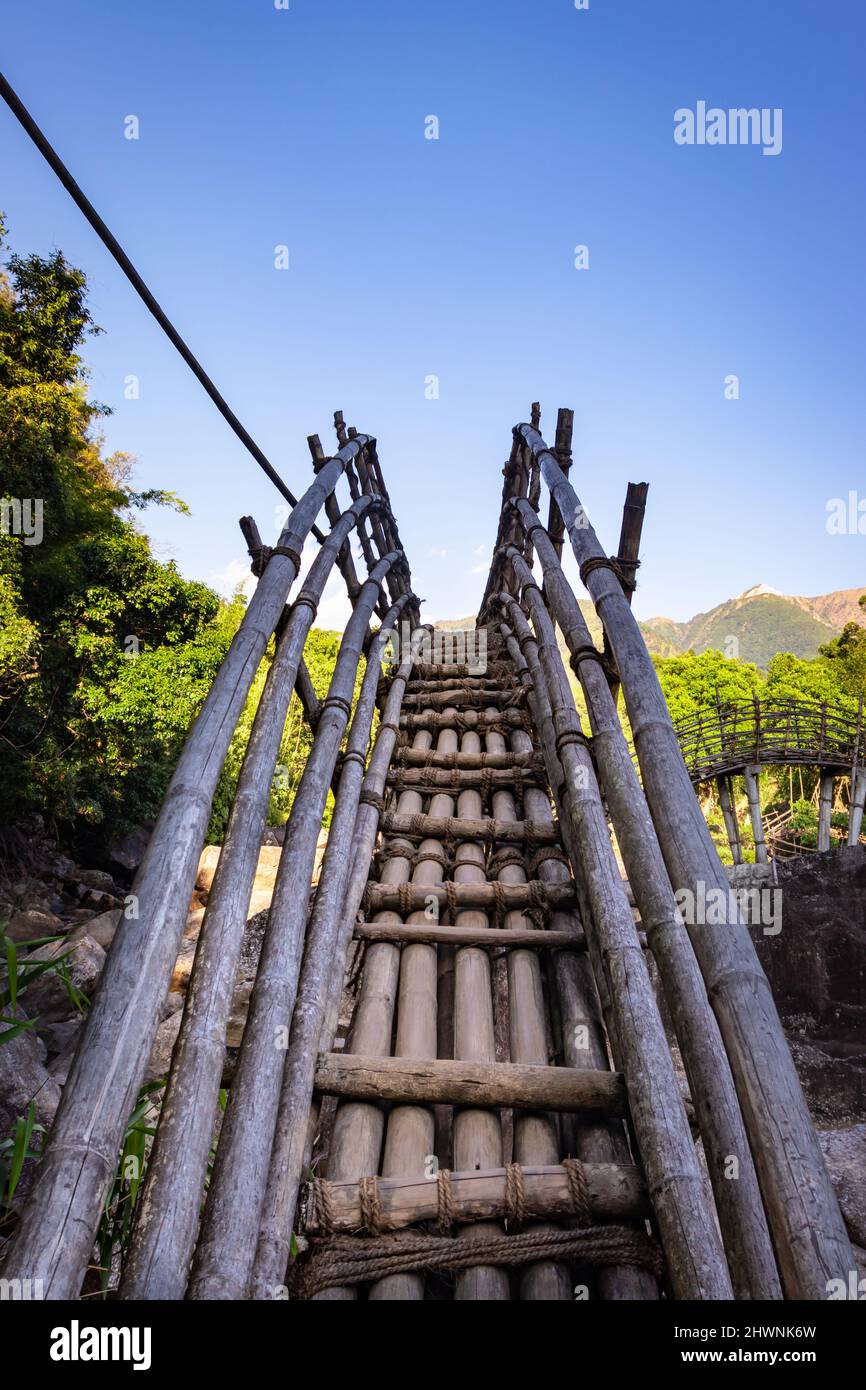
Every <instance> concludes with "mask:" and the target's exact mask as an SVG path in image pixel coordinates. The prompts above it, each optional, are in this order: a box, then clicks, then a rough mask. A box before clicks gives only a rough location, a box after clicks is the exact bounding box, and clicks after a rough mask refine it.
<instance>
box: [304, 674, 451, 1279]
mask: <svg viewBox="0 0 866 1390" xmlns="http://www.w3.org/2000/svg"><path fill="white" fill-rule="evenodd" d="M403 669H404V668H403V667H401V670H403ZM403 683H405V678H404V682H403ZM400 685H401V682H400V681H399V679H398V680H397V681H395V682H394V684H393V685H392V687H391V691H390V692H389V695H388V701H387V703H386V707H385V718H386V720H387V721H388V722H389V723H390V725H391V728H393V726H394V724H395V721H396V720H397V719H398V717H399V710H400V701H399V698H395V697H397V696H399V695H401V694H402V692H401V690H400ZM449 740H450V741H451V742H450V743H449ZM430 742H431V735H430V733H429V732H428V731H426V730H421V731H419V732H418V733H417V734H416V735H415V747H419V748H429V746H430ZM440 745H441V746H442V747H443V748H448V747H453V746H456V739H455V735H454V734H453V732H451V731H444V732H443V733H442V734H440ZM380 746H381V754H380ZM393 746H394V735H393V732H391V731H390V730H389V731H388V736H387V738H386V739H385V741H384V742H383V740H382V739H381V738H380V739H379V740H378V741H377V745H376V749H375V751H374V755H373V760H372V761H371V765H370V771H369V773H368V779H370V781H371V785H370V789H369V791H370V796H371V797H373V798H375V799H376V801H377V800H378V798H379V797H380V796H381V792H382V789H383V787H384V784H385V774H386V771H387V766H388V761H389V759H390V754H391V751H392V750H393ZM376 801H370V802H367V803H363V804H362V805H361V806H360V808H359V811H358V819H357V821H356V826H355V835H354V839H353V861H352V871H351V875H350V880H349V886H348V888H347V891H346V902H345V904H344V913H343V915H344V920H348V921H354V916H355V912H356V911H357V909H358V906H359V905H360V901H361V897H362V895H363V892H364V889H365V886H366V883H367V879H368V877H369V872H370V851H371V849H372V841H373V838H374V837H375V828H376V820H377V819H378V814H379V813H378V808H377V806H376ZM422 804H423V803H422V799H421V796H420V795H419V793H418V792H416V791H405V792H402V793H401V794H400V796H399V799H398V801H397V809H398V812H400V813H401V814H413V813H417V812H420V810H421V806H422ZM408 848H409V847H408V845H407V857H406V858H403V857H402V856H399V855H394V856H392V857H390V858H389V859H388V860H387V861H386V862H385V865H384V868H383V870H382V882H388V883H394V884H400V883H406V882H408V879H409V876H410V860H409V858H408ZM431 867H432V866H431V865H429V864H428V865H419V866H418V867H417V868H416V870H415V873H416V874H420V875H422V876H425V875H427V874H428V873H429V871H430V869H431ZM386 918H387V920H389V921H392V922H393V921H397V922H399V921H400V918H399V917H397V915H396V913H393V912H386V913H382V914H380V915H379V917H378V918H377V920H379V921H382V920H384V919H386ZM400 954H401V953H400V950H399V948H398V947H396V946H394V945H391V944H385V943H384V942H382V943H377V944H375V945H372V946H370V947H368V948H367V951H366V954H365V957H364V973H363V978H362V981H361V989H360V993H359V996H358V1002H357V1006H356V1009H355V1014H354V1017H353V1019H352V1028H351V1033H350V1036H349V1039H348V1041H347V1047H348V1048H350V1049H352V1050H356V1051H358V1052H359V1053H361V1054H363V1055H365V1056H368V1057H372V1056H376V1057H387V1056H388V1055H389V1054H390V1051H391V1042H392V1034H393V1025H394V1010H395V1005H396V999H397V990H398V985H399V978H400ZM384 1131H385V1116H384V1113H383V1111H382V1109H381V1107H380V1106H379V1105H376V1104H366V1103H362V1102H348V1103H344V1104H342V1105H340V1106H339V1108H338V1110H337V1115H336V1119H335V1122H334V1130H333V1135H332V1138H331V1146H330V1153H329V1156H328V1165H327V1166H328V1178H329V1179H331V1180H333V1181H340V1180H343V1181H353V1180H354V1181H357V1179H359V1178H361V1177H365V1176H369V1175H372V1174H374V1173H376V1172H377V1171H378V1169H379V1164H380V1157H381V1150H382V1138H383V1134H384ZM418 1288H420V1289H421V1293H423V1281H418V1282H416V1284H415V1285H409V1291H410V1293H414V1295H415V1296H416V1297H420V1296H421V1294H419V1293H418V1292H417V1289H418ZM318 1297H319V1298H321V1299H323V1300H328V1301H335V1300H341V1301H347V1300H351V1299H354V1298H355V1297H356V1291H355V1289H354V1288H351V1287H348V1288H337V1289H333V1288H332V1289H328V1290H326V1291H325V1292H323V1293H322V1294H320V1295H318Z"/></svg>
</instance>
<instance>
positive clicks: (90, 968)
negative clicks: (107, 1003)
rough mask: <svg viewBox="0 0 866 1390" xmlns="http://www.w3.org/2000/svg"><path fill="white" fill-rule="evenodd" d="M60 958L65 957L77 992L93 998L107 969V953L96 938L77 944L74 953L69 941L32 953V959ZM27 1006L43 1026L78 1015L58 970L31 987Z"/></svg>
mask: <svg viewBox="0 0 866 1390" xmlns="http://www.w3.org/2000/svg"><path fill="white" fill-rule="evenodd" d="M67 953H68V954H67ZM60 956H65V962H64V963H65V966H66V969H67V971H68V972H69V978H70V980H71V981H72V983H73V985H74V986H75V988H76V989H79V990H80V991H81V993H82V994H85V995H87V996H88V998H89V997H90V995H92V994H93V992H94V990H95V989H96V986H97V984H98V983H99V976H100V974H101V973H102V968H103V966H104V965H105V952H104V951H103V949H102V947H101V946H100V945H99V943H98V942H97V941H94V940H93V938H92V937H90V936H86V935H85V936H82V937H81V938H80V940H78V941H76V942H75V943H74V944H73V946H72V948H71V949H70V947H69V944H68V942H67V941H58V942H55V943H54V944H53V945H51V946H40V947H39V948H38V949H37V950H35V951H32V952H31V953H30V956H29V959H30V960H55V959H57V958H58V957H60ZM24 1002H25V1003H26V1005H27V1009H28V1012H29V1013H30V1015H31V1017H33V1016H34V1015H38V1016H39V1019H40V1021H41V1022H43V1023H54V1022H57V1021H59V1020H60V1019H67V1018H70V1017H72V1016H73V1015H74V1014H75V1005H74V1004H73V1003H72V1001H71V999H70V998H69V994H68V993H67V991H66V989H65V987H64V985H63V983H62V981H61V980H60V979H59V977H58V975H57V972H56V971H54V970H46V971H45V973H44V974H42V975H40V976H38V978H37V979H35V980H34V981H33V982H32V983H31V984H29V985H27V987H26V990H25V996H24Z"/></svg>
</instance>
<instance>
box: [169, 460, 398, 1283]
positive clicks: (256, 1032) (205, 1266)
mask: <svg viewBox="0 0 866 1390" xmlns="http://www.w3.org/2000/svg"><path fill="white" fill-rule="evenodd" d="M327 467H328V466H327V465H326V468H325V470H323V472H325V471H327ZM320 476H321V475H320ZM395 558H396V555H395V554H392V555H386V556H385V557H384V558H383V559H382V560H380V561H379V563H378V564H377V565H376V566H375V568H374V569H373V570H372V572H371V574H370V576H369V578H368V579H367V580H366V582H365V583H364V584H363V586H362V588H361V592H360V594H359V596H358V602H357V604H356V605H355V608H354V611H353V613H352V616H351V618H350V619H349V622H348V624H347V626H346V630H345V633H344V634H343V640H342V642H341V643H340V650H339V654H338V656H337V661H336V665H335V667H334V674H333V676H332V678H331V684H330V687H329V690H328V695H327V698H326V699H325V700H324V702H323V704H322V713H321V715H320V718H319V724H318V728H317V730H316V737H315V740H314V742H313V748H312V751H311V753H310V756H309V759H308V761H307V765H306V767H305V768H304V773H303V776H302V778H301V783H300V786H299V787H298V791H297V794H296V796H295V800H294V802H293V804H292V811H291V815H290V817H289V821H288V824H287V827H286V837H285V841H284V844H283V852H282V854H281V856H280V865H279V869H278V871H277V878H276V883H275V885H274V896H273V901H272V903H271V909H270V913H269V916H268V927H267V931H266V933H265V938H264V942H263V944H262V952H261V957H260V960H259V968H258V973H257V975H256V982H255V986H254V989H253V993H252V997H251V999H250V1007H249V1014H248V1016H247V1022H246V1027H245V1029H244V1036H243V1042H242V1044H241V1050H240V1056H239V1058H238V1065H237V1070H236V1072H235V1077H234V1082H233V1085H232V1090H231V1095H230V1099H229V1105H228V1108H227V1110H226V1114H225V1117H224V1119H223V1124H222V1129H221V1132H220V1140H219V1145H218V1148H217V1153H216V1159H215V1162H214V1166H213V1173H212V1176H211V1182H210V1186H209V1189H208V1196H207V1202H206V1204H205V1210H204V1215H203V1217H202V1226H201V1232H200V1235H199V1241H198V1245H197V1247H196V1253H195V1259H194V1262H193V1269H192V1276H191V1280H190V1296H191V1297H192V1298H196V1299H226V1298H243V1297H244V1294H245V1292H246V1288H247V1284H248V1280H249V1276H250V1272H251V1268H252V1264H253V1260H254V1258H255V1252H256V1242H257V1239H258V1231H259V1218H260V1213H261V1208H262V1202H263V1200H264V1195H265V1185H266V1181H267V1167H268V1159H269V1157H270V1152H271V1146H272V1143H273V1135H274V1126H275V1123H276V1117H277V1107H278V1104H279V1096H280V1083H281V1079H282V1071H283V1063H284V1061H285V1048H286V1043H287V1041H288V1039H287V1037H286V1038H285V1041H284V1042H282V1043H281V1042H280V1037H281V1035H284V1034H287V1032H288V1027H289V1024H290V1022H291V1018H292V1011H293V1008H294V1003H295V993H296V989H297V981H298V974H299V971H300V964H301V951H302V947H303V940H304V928H305V924H306V918H307V910H308V904H309V886H310V881H311V878H312V870H313V860H314V858H315V851H316V841H317V839H318V835H319V830H320V828H321V824H322V814H323V812H324V809H325V801H326V797H327V793H328V789H329V786H330V781H331V777H332V774H333V770H334V764H335V762H336V758H337V753H338V750H339V746H340V740H341V739H342V736H343V732H344V730H345V728H346V724H347V723H348V719H349V714H350V711H351V700H352V695H353V692H354V686H355V675H356V672H357V668H358V663H359V661H360V657H361V652H362V647H363V639H364V634H365V632H366V631H367V626H368V623H369V620H370V614H371V612H372V610H373V606H374V604H375V601H376V595H377V594H378V593H379V588H380V585H381V584H382V582H383V580H384V579H385V577H386V575H387V573H388V571H389V569H390V567H391V565H392V564H393V563H394V560H395Z"/></svg>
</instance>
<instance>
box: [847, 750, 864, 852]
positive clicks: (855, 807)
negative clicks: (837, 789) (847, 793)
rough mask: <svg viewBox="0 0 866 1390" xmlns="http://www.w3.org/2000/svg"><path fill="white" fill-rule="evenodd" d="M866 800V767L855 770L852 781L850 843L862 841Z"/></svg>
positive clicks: (849, 815) (854, 843)
mask: <svg viewBox="0 0 866 1390" xmlns="http://www.w3.org/2000/svg"><path fill="white" fill-rule="evenodd" d="M864 802H866V768H860V769H859V771H856V772H855V775H854V777H853V778H852V782H851V806H850V809H849V811H848V844H849V845H856V844H859V843H860V828H861V826H862V824H863V804H864Z"/></svg>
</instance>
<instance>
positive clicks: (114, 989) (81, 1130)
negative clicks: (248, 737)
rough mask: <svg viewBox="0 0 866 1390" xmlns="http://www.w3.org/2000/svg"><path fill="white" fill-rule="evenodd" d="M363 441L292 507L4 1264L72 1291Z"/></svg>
mask: <svg viewBox="0 0 866 1390" xmlns="http://www.w3.org/2000/svg"><path fill="white" fill-rule="evenodd" d="M366 443H367V436H359V437H358V439H357V440H355V441H354V442H353V443H352V444H350V445H347V447H346V450H345V451H344V452H343V453H342V454H338V455H336V456H335V457H334V458H333V459H332V460H331V462H330V463H329V464H328V465H327V466H326V467H325V468H324V469H323V470H322V472H321V473H320V474H319V475H318V477H317V478H316V480H315V482H314V483H313V484H312V486H311V487H310V488H308V489H307V491H306V492H305V493H304V495H303V497H302V498H301V500H300V502H299V503H298V505H297V506H296V507H295V508H294V509H293V511H292V513H291V515H290V517H289V519H288V522H287V524H286V526H285V528H284V530H283V533H282V535H281V536H280V539H279V544H278V545H277V546H276V547H275V549H274V551H273V553H272V556H271V559H270V561H269V563H268V565H267V567H266V569H265V571H264V573H263V575H262V577H261V579H260V581H259V584H258V587H257V588H256V591H255V593H254V594H253V597H252V599H251V600H250V604H249V607H248V608H247V610H246V612H245V613H244V616H243V619H242V621H241V625H240V627H239V629H238V631H237V633H236V634H235V637H234V639H233V641H232V644H231V647H230V648H229V651H228V654H227V656H226V658H225V660H224V662H223V664H222V666H221V667H220V669H219V672H218V673H217V676H216V679H215V680H214V683H213V685H212V686H211V689H210V691H209V692H208V695H207V698H206V700H205V702H204V705H203V706H202V709H201V712H200V714H199V716H198V718H197V719H196V722H195V724H194V725H193V728H192V731H191V733H190V735H189V738H188V739H187V741H186V744H185V745H184V749H183V752H182V753H181V755H180V758H179V760H178V763H177V766H176V768H175V772H174V776H173V777H172V780H171V783H170V785H169V788H168V791H167V793H166V796H165V800H164V801H163V804H162V809H161V811H160V813H159V817H158V818H157V822H156V826H155V827H154V831H153V834H152V835H151V838H150V842H149V844H148V847H147V852H146V854H145V857H144V860H143V861H142V864H141V867H140V869H139V871H138V874H137V876H136V879H135V882H134V883H133V887H132V896H133V898H134V900H135V901H136V903H137V906H138V917H137V918H133V917H122V918H121V921H120V924H119V926H118V929H117V933H116V935H115V937H114V941H113V943H112V947H111V950H110V952H109V956H108V961H107V963H106V966H105V970H104V971H103V975H102V979H101V981H100V988H99V991H98V993H97V995H96V997H95V999H94V1001H93V1005H92V1007H91V1009H90V1011H89V1014H88V1018H87V1022H86V1024H85V1028H84V1032H83V1035H82V1038H81V1042H80V1043H79V1045H78V1049H77V1052H76V1055H75V1060H74V1062H73V1064H72V1069H71V1071H70V1073H69V1077H68V1079H67V1082H66V1085H65V1086H64V1088H63V1098H62V1100H61V1103H60V1108H59V1110H58V1112H57V1117H56V1119H55V1122H54V1127H53V1129H52V1132H51V1134H50V1136H49V1138H48V1142H47V1144H46V1149H45V1153H44V1154H43V1156H42V1158H41V1160H40V1163H39V1167H38V1169H37V1173H36V1179H35V1182H34V1186H33V1190H32V1192H31V1195H30V1199H29V1201H28V1203H27V1206H26V1208H25V1210H24V1212H23V1214H22V1217H21V1221H20V1224H19V1226H18V1229H17V1231H16V1234H15V1237H14V1239H13V1243H12V1248H11V1249H10V1251H9V1253H8V1255H7V1258H6V1263H5V1266H4V1274H5V1275H6V1277H7V1278H14V1277H21V1278H28V1279H32V1278H40V1279H41V1280H42V1281H43V1289H44V1292H45V1296H46V1297H47V1298H52V1299H66V1298H73V1297H74V1296H75V1295H76V1294H77V1293H78V1291H79V1288H80V1286H81V1281H82V1279H83V1277H84V1271H85V1268H86V1266H87V1262H88V1260H89V1258H90V1254H91V1249H92V1245H93V1238H94V1235H95V1232H96V1228H97V1225H98V1223H99V1217H100V1212H101V1210H102V1202H103V1198H104V1196H105V1192H106V1189H107V1187H108V1184H109V1182H110V1181H111V1177H112V1174H113V1171H114V1165H115V1162H116V1160H117V1154H118V1151H119V1149H120V1145H121V1141H122V1138H123V1131H124V1126H125V1125H126V1122H127V1120H128V1118H129V1115H130V1113H131V1111H132V1107H133V1105H134V1103H135V1098H136V1096H137V1095H138V1090H139V1087H140V1085H141V1078H142V1076H143V1075H144V1070H145V1067H146V1066H147V1059H148V1057H149V1055H150V1048H151V1044H152V1041H153V1037H154V1034H155V1032H156V1028H157V1024H158V1022H159V1013H160V1008H161V1006H162V1002H163V1000H164V998H165V993H166V989H167V986H168V981H169V978H170V976H171V971H172V969H173V967H174V962H175V960H176V957H177V948H178V945H179V943H180V938H181V933H182V931H183V927H184V923H185V922H186V915H187V907H188V904H189V898H190V893H191V892H192V886H193V883H194V881H195V874H196V869H197V866H198V857H199V853H200V850H201V845H202V841H203V839H204V833H205V830H206V828H207V822H208V817H209V815H210V808H211V802H212V799H213V794H214V790H215V788H216V783H217V778H218V776H219V773H220V769H221V767H222V764H223V760H224V759H225V755H226V753H227V751H228V747H229V743H230V741H231V737H232V734H233V733H234V729H235V726H236V724H237V721H238V718H239V717H240V713H241V710H242V709H243V705H244V701H245V699H246V697H247V694H248V692H249V689H250V686H251V685H252V682H253V679H254V677H255V674H256V671H257V670H258V666H259V662H260V661H261V659H262V656H263V655H264V651H265V647H266V645H267V643H268V641H269V639H270V636H271V634H272V632H273V630H274V628H275V626H276V623H277V620H278V619H279V617H280V614H281V613H282V611H283V606H284V604H285V601H286V597H287V595H288V591H289V588H290V586H291V584H292V582H293V580H294V579H295V577H296V575H297V573H298V569H299V568H300V552H301V549H302V548H303V544H304V540H305V539H306V536H307V535H308V533H309V531H310V528H311V527H312V526H313V524H314V522H315V519H316V516H317V514H318V512H319V509H320V508H321V506H322V503H323V501H324V499H325V497H327V496H328V494H329V493H330V492H332V491H333V489H334V487H335V486H336V483H337V481H338V479H339V478H340V476H341V474H342V472H343V470H344V468H345V467H346V464H347V462H348V461H349V460H350V459H351V458H353V457H354V455H355V454H356V453H358V452H360V450H361V449H362V448H363V447H364V446H365V444H366Z"/></svg>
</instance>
